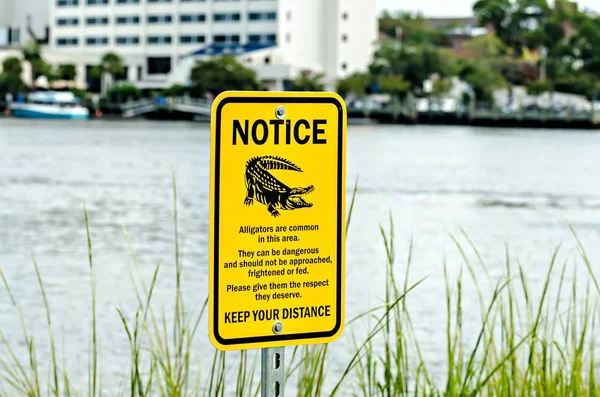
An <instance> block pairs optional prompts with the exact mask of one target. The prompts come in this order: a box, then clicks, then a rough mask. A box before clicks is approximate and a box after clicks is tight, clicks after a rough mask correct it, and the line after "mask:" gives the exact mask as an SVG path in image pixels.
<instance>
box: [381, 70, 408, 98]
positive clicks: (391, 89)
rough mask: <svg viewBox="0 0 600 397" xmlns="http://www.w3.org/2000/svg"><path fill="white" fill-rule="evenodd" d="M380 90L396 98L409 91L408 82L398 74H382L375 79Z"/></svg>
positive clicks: (402, 96)
mask: <svg viewBox="0 0 600 397" xmlns="http://www.w3.org/2000/svg"><path fill="white" fill-rule="evenodd" d="M377 83H379V87H380V89H381V92H383V93H385V94H390V95H391V96H393V97H396V98H404V97H405V96H406V94H408V93H409V92H410V82H408V81H406V80H404V78H402V76H399V75H384V76H379V78H378V79H377Z"/></svg>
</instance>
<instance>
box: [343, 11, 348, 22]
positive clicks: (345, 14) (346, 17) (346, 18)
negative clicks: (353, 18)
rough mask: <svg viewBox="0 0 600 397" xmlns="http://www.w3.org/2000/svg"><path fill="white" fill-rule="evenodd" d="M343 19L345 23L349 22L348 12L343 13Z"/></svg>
mask: <svg viewBox="0 0 600 397" xmlns="http://www.w3.org/2000/svg"><path fill="white" fill-rule="evenodd" d="M342 19H343V20H344V21H347V20H348V13H347V12H345V13H343V14H342Z"/></svg>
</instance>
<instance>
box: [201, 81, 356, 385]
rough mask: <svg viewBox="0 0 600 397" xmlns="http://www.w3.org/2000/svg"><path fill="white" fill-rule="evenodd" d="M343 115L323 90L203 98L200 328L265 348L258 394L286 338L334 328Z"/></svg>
mask: <svg viewBox="0 0 600 397" xmlns="http://www.w3.org/2000/svg"><path fill="white" fill-rule="evenodd" d="M346 120H347V116H346V107H345V105H344V101H343V100H342V99H341V98H340V97H339V96H338V95H337V94H335V93H328V92H268V91H265V92H262V91H261V92H251V91H243V92H237V91H228V92H224V93H222V94H221V95H219V96H218V97H217V98H216V99H215V101H214V103H213V105H212V119H211V160H210V165H211V168H210V169H211V174H210V227H209V229H210V230H209V337H210V340H211V342H212V344H213V345H214V346H215V347H217V348H218V349H220V350H240V349H250V348H260V349H263V350H262V365H263V367H262V385H261V388H262V390H263V394H262V395H263V396H273V395H277V396H283V380H284V379H283V364H284V362H283V361H284V349H283V348H284V347H285V346H293V345H300V344H318V343H330V342H332V341H333V340H335V339H336V338H337V337H339V335H340V334H341V332H342V330H343V325H344V315H345V313H344V305H345V284H344V273H345V237H344V236H345V227H346V225H345V202H346V200H345V199H346V123H347V121H346ZM271 386H272V387H271ZM269 393H271V394H269ZM273 393H275V394H273ZM277 393H278V394H277Z"/></svg>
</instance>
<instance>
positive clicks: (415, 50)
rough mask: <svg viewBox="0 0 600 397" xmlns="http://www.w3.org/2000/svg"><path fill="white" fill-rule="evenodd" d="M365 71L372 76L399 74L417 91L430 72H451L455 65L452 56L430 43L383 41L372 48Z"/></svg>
mask: <svg viewBox="0 0 600 397" xmlns="http://www.w3.org/2000/svg"><path fill="white" fill-rule="evenodd" d="M369 71H370V73H371V74H372V75H373V76H375V77H377V76H381V75H396V76H402V77H403V79H404V80H406V81H408V82H409V83H410V84H411V87H412V89H413V90H415V91H418V90H421V89H422V87H423V82H424V81H425V80H427V79H428V78H429V77H430V76H431V75H432V74H434V73H435V74H437V75H439V76H440V77H442V78H445V77H450V76H453V75H455V73H456V65H455V62H454V59H453V57H452V56H450V55H449V54H448V53H446V52H444V51H442V50H440V49H438V48H435V47H433V46H431V45H424V46H412V47H409V46H397V45H395V44H394V43H391V42H383V43H380V45H379V47H378V48H377V49H376V51H375V56H374V59H373V62H372V63H371V65H370V66H369Z"/></svg>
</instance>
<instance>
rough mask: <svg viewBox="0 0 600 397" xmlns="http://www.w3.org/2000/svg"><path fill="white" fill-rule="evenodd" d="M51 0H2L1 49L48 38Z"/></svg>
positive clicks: (0, 5) (0, 20)
mask: <svg viewBox="0 0 600 397" xmlns="http://www.w3.org/2000/svg"><path fill="white" fill-rule="evenodd" d="M49 9H50V0H0V47H7V46H19V45H23V44H25V42H27V41H28V40H30V39H33V38H34V37H32V36H31V35H32V34H33V35H34V36H35V38H36V39H38V40H41V41H43V40H45V39H46V38H47V34H48V29H49V27H50V21H49V20H48V12H49Z"/></svg>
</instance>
